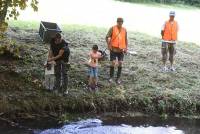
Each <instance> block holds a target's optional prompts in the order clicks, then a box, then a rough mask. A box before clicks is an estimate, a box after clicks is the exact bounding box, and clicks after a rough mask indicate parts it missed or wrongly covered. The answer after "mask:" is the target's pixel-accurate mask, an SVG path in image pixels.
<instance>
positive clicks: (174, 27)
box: [161, 11, 179, 71]
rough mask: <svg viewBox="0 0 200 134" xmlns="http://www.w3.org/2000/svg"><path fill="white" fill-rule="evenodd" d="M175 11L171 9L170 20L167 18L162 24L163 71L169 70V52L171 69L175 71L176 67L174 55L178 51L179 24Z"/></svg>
mask: <svg viewBox="0 0 200 134" xmlns="http://www.w3.org/2000/svg"><path fill="white" fill-rule="evenodd" d="M174 18H175V12H174V11H170V13H169V20H167V21H166V22H165V23H164V25H163V26H162V30H161V36H162V50H161V53H162V61H163V69H162V70H163V71H168V68H167V66H166V62H167V59H168V53H169V61H170V68H169V70H170V71H175V68H174V56H175V53H176V48H175V46H176V41H177V37H178V30H179V26H178V23H177V21H175V20H174Z"/></svg>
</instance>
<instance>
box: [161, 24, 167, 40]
mask: <svg viewBox="0 0 200 134" xmlns="http://www.w3.org/2000/svg"><path fill="white" fill-rule="evenodd" d="M165 24H166V22H165V23H164V24H163V25H162V28H161V32H160V34H161V36H162V37H163V36H164V30H165Z"/></svg>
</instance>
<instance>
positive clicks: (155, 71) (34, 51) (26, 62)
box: [0, 22, 200, 118]
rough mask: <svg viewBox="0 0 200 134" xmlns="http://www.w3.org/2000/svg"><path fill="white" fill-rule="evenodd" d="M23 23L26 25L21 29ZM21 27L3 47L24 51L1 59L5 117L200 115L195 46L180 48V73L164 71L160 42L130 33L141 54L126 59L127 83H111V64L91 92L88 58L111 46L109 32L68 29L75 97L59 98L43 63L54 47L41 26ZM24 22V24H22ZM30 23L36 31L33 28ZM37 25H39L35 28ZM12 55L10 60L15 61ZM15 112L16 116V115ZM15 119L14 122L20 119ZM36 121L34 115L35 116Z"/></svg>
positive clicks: (13, 30) (65, 27)
mask: <svg viewBox="0 0 200 134" xmlns="http://www.w3.org/2000/svg"><path fill="white" fill-rule="evenodd" d="M19 24H20V25H19ZM19 24H17V23H15V25H14V27H13V26H12V23H11V28H10V29H9V31H8V32H7V36H8V37H9V38H11V39H12V41H11V42H10V41H9V42H8V41H7V39H6V40H2V41H1V46H2V45H3V44H14V46H15V47H19V48H20V49H19V52H18V53H19V54H18V55H21V56H20V58H19V59H13V58H12V56H10V55H9V56H8V55H1V58H0V62H1V64H0V72H1V73H0V81H1V83H0V90H1V92H0V113H2V115H7V116H9V118H10V116H11V115H12V116H14V115H15V116H20V115H23V116H24V115H27V117H30V116H28V115H29V114H31V113H35V114H37V115H62V114H63V113H66V112H72V113H73V112H77V113H85V112H125V113H126V111H132V112H144V113H150V114H153V113H158V114H162V115H164V114H169V115H175V114H180V115H193V116H194V115H197V116H198V113H199V112H200V92H199V87H200V70H199V67H200V63H199V62H198V61H199V58H200V57H199V55H200V47H198V46H197V45H195V44H192V43H186V42H179V43H178V44H177V55H176V67H177V71H176V72H173V73H172V72H169V73H162V72H160V68H161V60H160V59H161V56H160V39H158V38H154V37H150V36H148V35H145V34H141V33H135V32H128V38H129V49H130V50H134V51H137V53H138V54H137V55H130V54H127V55H126V56H125V61H124V67H123V74H122V80H123V84H122V85H120V86H118V85H116V84H109V83H108V82H107V78H108V77H109V75H108V74H109V61H108V60H107V61H102V62H101V64H100V65H101V66H100V68H99V85H100V91H99V92H97V93H89V92H88V91H87V90H86V87H87V75H86V74H87V67H86V66H85V65H83V64H82V63H83V62H85V61H87V60H88V57H87V54H88V52H89V50H90V48H91V47H92V45H94V44H97V45H99V47H100V49H104V48H105V47H106V43H105V35H106V33H107V29H103V28H96V27H89V26H79V25H63V26H62V29H63V31H64V32H63V34H64V38H65V39H66V40H67V41H69V42H70V48H71V60H70V62H71V70H70V71H69V77H70V84H69V95H67V96H59V95H56V94H53V93H50V92H47V91H45V90H44V89H43V88H42V81H43V80H44V68H43V63H44V61H45V59H46V52H47V51H48V46H47V45H46V44H43V43H42V42H41V41H40V38H39V36H38V30H37V26H38V24H37V23H36V22H35V23H34V24H33V23H32V24H31V23H28V22H20V23H19ZM22 24H23V25H22ZM27 25H30V27H27ZM33 25H35V26H34V27H32V26H33ZM9 57H10V58H9ZM13 113H15V114H13ZM15 116H14V117H13V118H15ZM31 117H32V116H31Z"/></svg>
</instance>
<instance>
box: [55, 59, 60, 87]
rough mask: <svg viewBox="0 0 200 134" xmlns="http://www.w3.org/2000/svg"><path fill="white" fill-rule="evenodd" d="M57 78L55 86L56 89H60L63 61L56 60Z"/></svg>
mask: <svg viewBox="0 0 200 134" xmlns="http://www.w3.org/2000/svg"><path fill="white" fill-rule="evenodd" d="M55 78H56V82H55V86H54V88H55V89H56V90H60V82H61V63H60V62H56V65H55Z"/></svg>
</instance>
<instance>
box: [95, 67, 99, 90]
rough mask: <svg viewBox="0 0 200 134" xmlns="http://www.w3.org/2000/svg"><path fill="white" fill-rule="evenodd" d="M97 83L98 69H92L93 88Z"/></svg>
mask: <svg viewBox="0 0 200 134" xmlns="http://www.w3.org/2000/svg"><path fill="white" fill-rule="evenodd" d="M97 82H98V68H97V67H96V68H94V85H95V88H97Z"/></svg>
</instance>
